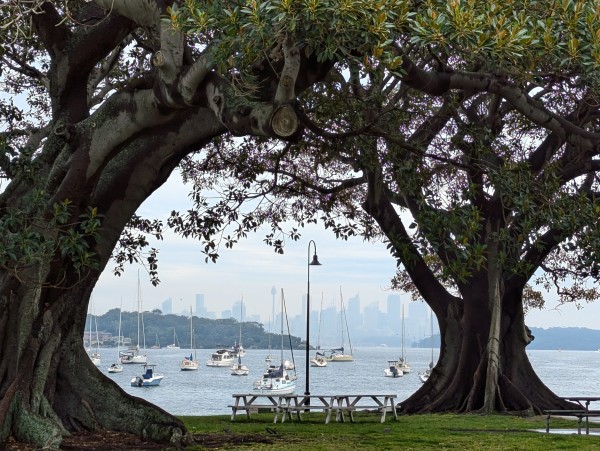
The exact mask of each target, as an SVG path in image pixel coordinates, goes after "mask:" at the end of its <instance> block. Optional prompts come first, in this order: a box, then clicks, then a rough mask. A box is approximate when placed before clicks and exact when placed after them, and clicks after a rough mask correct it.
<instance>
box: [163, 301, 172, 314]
mask: <svg viewBox="0 0 600 451" xmlns="http://www.w3.org/2000/svg"><path fill="white" fill-rule="evenodd" d="M161 310H162V312H163V315H170V314H171V313H173V299H171V298H169V299H166V300H164V301H163V303H162V309H161Z"/></svg>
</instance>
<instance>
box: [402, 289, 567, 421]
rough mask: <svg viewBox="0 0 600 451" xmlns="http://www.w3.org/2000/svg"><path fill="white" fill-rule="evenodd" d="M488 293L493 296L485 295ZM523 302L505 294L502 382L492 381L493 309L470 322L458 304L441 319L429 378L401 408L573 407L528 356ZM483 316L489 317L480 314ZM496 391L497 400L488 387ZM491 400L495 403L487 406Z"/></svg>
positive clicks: (529, 410) (525, 410)
mask: <svg viewBox="0 0 600 451" xmlns="http://www.w3.org/2000/svg"><path fill="white" fill-rule="evenodd" d="M482 296H484V297H486V298H487V296H486V294H485V293H482ZM520 303H521V298H520V296H519V294H518V293H510V294H505V295H504V296H503V299H502V306H503V308H502V313H501V314H502V320H501V324H502V326H501V328H500V341H499V344H500V346H499V350H498V365H497V371H498V372H497V381H496V380H489V379H488V378H489V377H490V376H489V372H488V351H489V348H488V346H487V344H488V340H489V332H490V327H489V326H490V324H491V322H492V321H491V312H489V311H488V312H487V313H484V311H483V310H482V311H479V312H478V314H477V317H478V320H477V321H470V320H469V319H468V317H469V316H470V315H469V313H468V312H465V311H463V307H462V306H460V305H455V306H453V307H452V308H450V309H448V314H447V315H446V316H445V317H442V318H440V317H438V321H440V324H441V327H440V331H441V350H440V358H439V360H438V363H437V365H436V366H435V368H434V370H433V373H432V375H431V376H430V377H429V379H428V380H427V382H425V383H424V384H423V386H422V387H421V388H420V389H419V390H417V391H416V392H415V393H413V394H412V395H411V396H410V397H409V398H408V399H406V400H404V401H402V402H401V403H400V407H401V411H402V412H405V413H425V412H458V413H462V412H481V411H483V412H491V411H494V412H506V413H508V412H511V413H519V414H527V415H532V414H541V413H542V411H543V410H545V409H553V408H557V407H567V406H569V403H566V402H565V401H563V400H562V399H561V398H560V397H558V396H557V395H556V394H555V393H553V392H552V391H551V390H550V389H549V388H548V387H546V385H545V384H544V383H543V382H542V381H541V380H540V378H539V377H538V376H537V374H536V373H535V371H534V369H533V367H532V366H531V363H530V362H529V359H528V358H527V353H526V351H525V350H526V346H527V344H528V343H529V341H530V339H529V337H528V336H527V334H526V327H525V324H524V322H523V314H522V310H521V313H520V314H515V311H516V310H517V309H516V308H515V305H520ZM465 304H469V302H468V301H466V302H465ZM485 304H486V305H487V302H486V303H485ZM507 306H508V307H507ZM482 314H485V315H486V316H480V315H482ZM492 375H493V372H492ZM490 389H491V390H492V391H493V393H494V396H493V398H494V399H493V404H492V403H491V400H490V399H489V398H487V399H486V391H488V390H490ZM486 401H487V402H488V403H490V404H489V405H486Z"/></svg>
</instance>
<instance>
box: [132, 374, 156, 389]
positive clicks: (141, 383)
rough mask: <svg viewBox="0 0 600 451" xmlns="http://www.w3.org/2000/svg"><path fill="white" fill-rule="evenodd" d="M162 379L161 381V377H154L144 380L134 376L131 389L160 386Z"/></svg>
mask: <svg viewBox="0 0 600 451" xmlns="http://www.w3.org/2000/svg"><path fill="white" fill-rule="evenodd" d="M162 379H163V376H155V377H152V378H150V379H145V378H142V377H140V376H136V377H134V378H133V379H131V386H132V387H156V386H157V385H160V382H161V381H162Z"/></svg>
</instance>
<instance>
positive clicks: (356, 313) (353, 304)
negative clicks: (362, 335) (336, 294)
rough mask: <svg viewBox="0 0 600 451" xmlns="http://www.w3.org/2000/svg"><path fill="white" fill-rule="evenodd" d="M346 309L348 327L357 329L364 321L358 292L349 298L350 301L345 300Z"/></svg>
mask: <svg viewBox="0 0 600 451" xmlns="http://www.w3.org/2000/svg"><path fill="white" fill-rule="evenodd" d="M344 309H345V310H346V320H347V321H348V328H349V329H350V330H357V329H358V328H359V327H360V326H361V325H362V323H363V317H362V315H361V314H360V296H359V295H358V294H356V295H354V296H352V297H351V298H350V299H348V302H344Z"/></svg>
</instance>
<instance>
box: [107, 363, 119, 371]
mask: <svg viewBox="0 0 600 451" xmlns="http://www.w3.org/2000/svg"><path fill="white" fill-rule="evenodd" d="M108 372H109V373H122V372H123V367H122V366H121V365H119V364H116V363H113V364H112V365H111V366H109V367H108Z"/></svg>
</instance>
